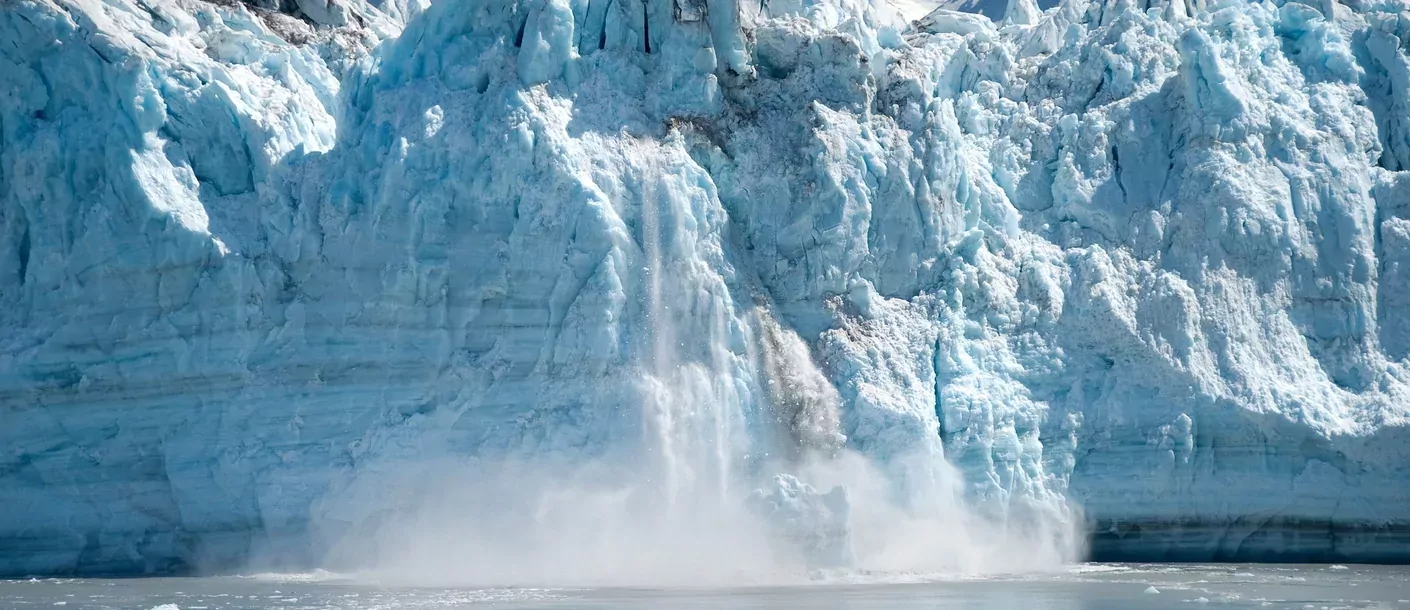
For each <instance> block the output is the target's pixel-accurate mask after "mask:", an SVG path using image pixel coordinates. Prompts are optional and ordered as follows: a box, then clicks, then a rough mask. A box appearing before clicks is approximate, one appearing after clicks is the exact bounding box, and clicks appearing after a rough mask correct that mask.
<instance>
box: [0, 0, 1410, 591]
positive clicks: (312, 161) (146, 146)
mask: <svg viewBox="0 0 1410 610" xmlns="http://www.w3.org/2000/svg"><path fill="white" fill-rule="evenodd" d="M1044 6H1045V5H1043V4H1041V3H1035V2H1032V1H1031V0H1011V1H1009V2H1007V3H1006V4H1005V6H1004V10H1003V14H1002V15H997V16H994V18H990V17H984V16H981V15H974V14H969V13H960V12H955V11H951V10H949V9H947V8H943V7H942V8H940V9H937V10H936V11H934V12H932V13H930V14H928V15H926V16H925V17H923V18H921V19H917V20H916V21H914V22H909V23H908V22H907V21H905V19H904V18H903V17H902V16H901V15H900V14H899V13H898V12H897V11H896V10H895V8H894V7H893V6H892V5H890V4H889V3H888V2H887V1H886V0H807V1H802V0H768V1H759V0H644V1H634V0H632V1H627V0H441V1H440V2H437V3H434V4H430V3H425V2H418V1H416V0H326V1H324V0H298V1H296V2H289V1H283V2H273V1H272V0H269V1H266V0H241V1H237V0H161V1H154V0H15V1H12V2H6V3H4V4H3V5H0V83H4V85H5V86H4V87H0V418H3V422H4V425H3V426H0V447H3V448H4V449H3V451H0V541H3V544H0V575H25V574H149V573H169V572H181V571H189V570H200V569H222V568H228V567H229V566H236V565H241V564H242V562H246V561H249V560H250V559H251V558H253V557H256V556H266V557H279V558H283V559H284V560H288V561H294V562H302V563H316V562H317V561H319V559H320V557H322V555H323V554H324V552H325V551H326V550H327V549H328V548H331V547H336V546H337V545H338V544H340V543H341V542H342V541H345V540H347V539H349V538H356V537H357V535H358V532H365V531H366V528H368V527H374V526H375V523H377V522H379V520H385V519H387V518H388V517H387V515H388V514H395V511H396V510H397V509H398V506H399V503H414V498H415V497H417V496H416V494H418V493H423V492H425V488H427V487H434V485H419V486H418V484H416V483H414V481H423V482H424V480H425V479H424V478H418V477H417V476H409V475H408V474H407V473H409V472H411V473H424V471H425V470H426V469H428V468H432V467H433V466H432V465H438V464H446V463H448V462H449V463H455V464H461V465H462V466H464V467H467V468H475V467H476V466H475V465H477V464H488V463H493V462H494V461H496V460H504V461H513V462H515V463H530V464H533V463H540V464H552V465H553V467H554V468H561V467H563V466H564V465H572V464H587V463H592V464H612V465H613V466H612V467H611V468H609V469H607V470H609V471H610V472H611V473H612V476H613V477H615V478H616V479H618V480H620V481H631V482H633V483H632V484H633V485H640V486H641V488H642V489H645V490H646V491H645V492H643V494H640V495H645V496H649V498H650V499H649V500H643V501H642V503H641V504H640V506H644V507H646V509H660V510H663V511H668V510H672V507H678V506H687V505H690V504H692V503H693V502H694V501H695V499H698V498H702V497H709V498H734V499H741V500H744V499H747V498H748V497H750V494H751V493H752V492H753V491H754V490H756V489H762V490H769V491H764V492H761V494H760V495H756V496H755V501H756V502H764V503H767V502H769V501H772V502H773V505H774V508H772V509H770V510H768V511H762V512H765V513H766V514H769V515H776V516H777V517H778V518H780V519H782V520H783V521H782V522H783V523H792V524H793V525H785V526H784V527H783V529H785V530H787V529H789V528H794V529H797V528H798V527H804V528H805V529H806V528H807V527H815V529H816V528H822V529H825V530H826V532H827V536H824V537H822V541H821V542H819V541H818V540H812V539H810V542H809V543H808V544H814V546H815V547H817V548H816V549H814V550H819V549H820V550H822V551H825V552H824V555H827V556H828V557H829V558H830V559H829V560H828V561H826V562H827V563H845V562H843V561H841V560H843V559H846V560H851V559H853V557H850V556H848V555H849V553H851V552H852V550H854V549H849V548H848V547H847V546H844V543H845V541H839V540H837V538H838V537H839V536H840V537H845V536H846V532H847V531H848V527H847V525H846V524H845V523H838V522H837V521H838V520H845V519H849V518H851V519H855V518H859V517H858V508H857V507H858V506H859V505H861V504H866V502H862V500H864V499H865V497H866V495H867V494H863V493H862V491H861V490H859V489H857V488H856V487H857V486H856V485H853V486H852V487H851V488H848V487H847V486H843V487H839V488H838V489H839V491H838V492H836V493H837V495H836V496H832V495H830V494H820V493H819V492H817V489H831V488H832V486H831V485H830V484H824V483H823V482H821V481H813V480H809V479H808V475H807V473H809V472H812V471H814V470H815V469H816V468H817V465H818V464H824V465H825V464H827V463H829V461H830V460H839V459H850V457H848V456H858V457H859V458H860V459H863V460H865V461H866V462H867V463H868V464H870V465H872V466H873V467H874V469H875V476H876V478H877V479H878V480H877V482H876V485H874V489H871V490H870V491H868V492H867V493H868V494H871V495H880V496H884V497H885V499H886V502H887V503H889V504H891V505H893V506H895V507H897V509H898V510H900V511H902V512H905V513H906V514H907V515H908V518H914V519H923V518H924V516H925V514H926V511H927V510H931V508H933V507H934V506H937V505H946V500H944V498H946V497H947V496H948V495H949V494H951V492H952V491H955V493H959V494H960V495H962V496H963V503H964V504H965V505H966V506H967V507H969V509H970V510H972V511H974V514H975V515H978V516H981V517H976V519H978V520H979V521H983V522H985V523H989V524H991V525H993V526H994V527H996V528H999V529H1000V530H1003V531H1030V530H1031V531H1048V532H1056V531H1062V530H1063V527H1070V528H1077V529H1078V530H1081V531H1082V532H1087V533H1090V536H1089V538H1090V545H1091V546H1090V552H1091V555H1092V556H1094V557H1097V558H1102V559H1113V560H1121V559H1127V560H1148V559H1149V560H1172V559H1190V560H1221V561H1222V560H1257V561H1267V560H1303V561H1333V560H1335V561H1345V562H1351V561H1406V560H1410V554H1407V549H1410V544H1407V543H1410V484H1407V483H1406V481H1407V480H1410V386H1407V383H1410V363H1407V360H1406V357H1407V355H1408V354H1410V316H1407V315H1406V312H1407V311H1410V309H1406V308H1407V307H1410V205H1408V204H1407V202H1410V171H1407V170H1410V126H1408V125H1410V124H1407V122H1406V120H1405V117H1406V116H1407V115H1406V109H1407V107H1410V106H1408V105H1410V92H1407V87H1410V84H1407V83H1410V79H1408V78H1407V77H1410V50H1408V49H1407V46H1406V44H1407V43H1406V42H1405V41H1406V40H1410V19H1407V18H1405V16H1404V14H1403V10H1404V7H1403V5H1402V4H1400V3H1398V2H1390V1H1383V0H1348V1H1346V2H1336V1H1334V0H1325V1H1317V2H1310V1H1309V2H1304V1H1301V0H1264V1H1261V2H1242V1H1238V0H1193V1H1187V0H1174V1H1173V2H1167V1H1164V0H1135V1H1133V0H1063V1H1062V2H1061V3H1060V4H1058V5H1057V6H1053V7H1051V8H1047V9H1046V10H1044V9H1043V7H1044ZM824 478H825V477H824ZM442 482H444V480H443V479H442ZM956 489H957V491H956ZM418 490H419V491H418ZM628 495H631V494H628ZM632 497H637V496H636V495H632ZM768 498H772V500H768ZM829 498H831V499H829ZM937 498H941V499H940V500H937ZM928 507H929V508H928ZM810 520H811V521H810ZM962 522H963V523H975V522H977V521H976V520H975V519H965V520H962ZM807 523H813V525H806V524H807ZM800 524H803V525H800ZM1064 524H1065V525H1064ZM766 525H767V524H766ZM805 526H806V527H805ZM765 529H767V528H765ZM789 536H792V537H793V538H797V537H798V536H797V535H791V534H790V535H786V536H785V538H787V537H789ZM1056 536H1057V537H1058V538H1062V537H1063V535H1056ZM804 537H806V536H804ZM977 537H979V538H982V536H977ZM833 551H836V553H833ZM829 553H831V554H830V555H829ZM1066 556H1068V557H1072V555H1071V554H1070V553H1069V554H1067V555H1066ZM832 559H836V560H838V561H831V560H832ZM858 561H861V560H860V559H858Z"/></svg>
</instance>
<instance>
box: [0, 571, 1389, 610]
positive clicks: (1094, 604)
mask: <svg viewBox="0 0 1410 610" xmlns="http://www.w3.org/2000/svg"><path fill="white" fill-rule="evenodd" d="M0 608H5V609H28V608H51V609H52V608H62V609H63V610H90V609H91V610H127V609H136V610H153V609H160V610H177V609H179V610H237V609H239V610H256V609H259V610H264V609H284V610H332V609H338V610H392V609H408V610H421V609H450V608H591V609H597V608H766V609H771V608H974V609H998V608H1003V609H1009V608H1013V609H1024V610H1028V609H1034V610H1042V609H1052V610H1058V609H1062V610H1068V609H1072V610H1076V609H1101V610H1108V609H1109V610H1131V609H1142V608H1183V609H1186V610H1198V609H1201V608H1297V609H1300V610H1308V609H1311V610H1330V609H1334V608H1383V609H1405V610H1410V566H1358V565H1352V566H1328V565H1176V564H1083V565H1077V566H1072V567H1070V568H1068V569H1066V570H1063V571H1059V572H1055V573H1046V574H1027V575H1008V576H984V577H944V576H935V575H919V574H848V575H842V576H832V577H829V578H826V579H822V578H819V579H818V580H817V581H815V582H811V583H806V584H795V585H788V586H752V587H737V588H709V589H690V588H667V589H659V588H600V589H599V588H572V589H566V588H565V589H554V588H495V589H484V588H454V587H446V588H438V587H398V586H393V585H390V584H378V583H375V582H369V581H368V580H366V579H357V578H350V577H345V576H339V575H334V574H327V573H319V574H260V575H252V576H220V577H202V578H138V579H121V580H102V579H31V580H9V581H0Z"/></svg>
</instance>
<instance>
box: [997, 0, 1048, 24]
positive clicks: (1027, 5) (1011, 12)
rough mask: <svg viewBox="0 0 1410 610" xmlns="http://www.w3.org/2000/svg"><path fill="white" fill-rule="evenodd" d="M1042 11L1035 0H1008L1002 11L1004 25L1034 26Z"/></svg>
mask: <svg viewBox="0 0 1410 610" xmlns="http://www.w3.org/2000/svg"><path fill="white" fill-rule="evenodd" d="M1042 14H1043V11H1042V10H1040V9H1039V8H1038V3H1037V2H1036V1H1035V0H1009V3H1008V8H1006V9H1005V10H1004V24H1005V25H1034V24H1036V23H1038V18H1039V17H1040V16H1042Z"/></svg>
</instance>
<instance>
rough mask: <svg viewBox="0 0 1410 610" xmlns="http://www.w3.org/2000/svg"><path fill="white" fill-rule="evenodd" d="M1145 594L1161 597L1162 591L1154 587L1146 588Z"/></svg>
mask: <svg viewBox="0 0 1410 610" xmlns="http://www.w3.org/2000/svg"><path fill="white" fill-rule="evenodd" d="M1145 594H1146V595H1160V589H1157V588H1155V587H1154V586H1150V587H1146V590H1145Z"/></svg>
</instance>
